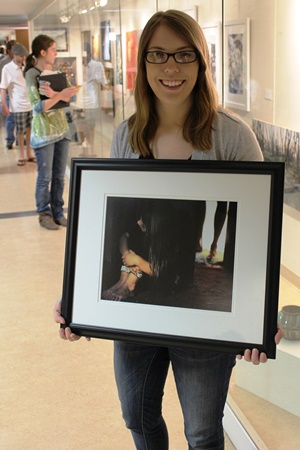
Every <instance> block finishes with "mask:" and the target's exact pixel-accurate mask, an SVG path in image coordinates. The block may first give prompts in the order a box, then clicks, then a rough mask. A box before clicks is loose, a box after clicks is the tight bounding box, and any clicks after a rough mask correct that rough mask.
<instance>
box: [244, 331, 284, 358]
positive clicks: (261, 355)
mask: <svg viewBox="0 0 300 450" xmlns="http://www.w3.org/2000/svg"><path fill="white" fill-rule="evenodd" d="M282 338H283V330H282V329H281V328H278V331H277V333H276V335H275V338H274V340H275V344H276V345H278V344H279V342H280V341H281V339H282ZM236 357H237V359H240V360H241V359H243V358H244V360H245V361H247V362H251V363H252V364H254V365H255V366H257V365H258V364H260V363H266V362H267V361H268V358H267V355H266V354H265V353H259V351H258V350H257V349H256V348H254V349H253V350H252V351H251V350H249V349H247V350H245V351H244V355H237V356H236Z"/></svg>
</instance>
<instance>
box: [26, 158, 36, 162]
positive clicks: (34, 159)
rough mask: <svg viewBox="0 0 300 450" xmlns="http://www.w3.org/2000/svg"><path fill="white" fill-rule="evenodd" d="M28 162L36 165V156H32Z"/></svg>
mask: <svg viewBox="0 0 300 450" xmlns="http://www.w3.org/2000/svg"><path fill="white" fill-rule="evenodd" d="M27 161H28V162H33V163H36V158H35V157H34V156H32V157H31V158H28V159H27Z"/></svg>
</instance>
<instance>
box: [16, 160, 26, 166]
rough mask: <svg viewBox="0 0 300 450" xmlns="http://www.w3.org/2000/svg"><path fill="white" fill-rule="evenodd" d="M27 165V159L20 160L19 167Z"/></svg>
mask: <svg viewBox="0 0 300 450" xmlns="http://www.w3.org/2000/svg"><path fill="white" fill-rule="evenodd" d="M25 164H26V159H19V161H18V162H17V165H18V166H25Z"/></svg>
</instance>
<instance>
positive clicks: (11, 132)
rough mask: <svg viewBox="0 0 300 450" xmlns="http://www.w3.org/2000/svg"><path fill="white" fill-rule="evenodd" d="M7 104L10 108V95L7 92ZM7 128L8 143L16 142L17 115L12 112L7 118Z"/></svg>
mask: <svg viewBox="0 0 300 450" xmlns="http://www.w3.org/2000/svg"><path fill="white" fill-rule="evenodd" d="M6 104H7V106H8V108H9V95H8V93H6ZM5 129H6V138H5V139H6V143H7V144H13V143H14V142H15V115H14V113H12V112H11V113H10V115H9V116H7V117H6V118H5Z"/></svg>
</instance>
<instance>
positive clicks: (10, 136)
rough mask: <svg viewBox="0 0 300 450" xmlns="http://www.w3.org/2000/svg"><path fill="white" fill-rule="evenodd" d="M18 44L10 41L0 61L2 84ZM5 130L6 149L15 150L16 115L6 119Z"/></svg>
mask: <svg viewBox="0 0 300 450" xmlns="http://www.w3.org/2000/svg"><path fill="white" fill-rule="evenodd" d="M16 43H17V41H16V40H14V39H12V40H11V41H8V42H7V44H6V56H4V58H2V59H1V61H0V82H1V80H2V70H3V67H4V66H5V65H6V64H8V63H10V62H11V61H12V59H13V54H12V48H13V46H14V45H15V44H16ZM6 104H7V106H8V108H9V97H8V93H7V95H6ZM5 128H6V138H5V140H6V148H7V149H8V150H11V149H12V148H13V144H14V142H15V134H14V132H15V116H14V113H11V114H10V115H9V116H7V117H6V119H5Z"/></svg>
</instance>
